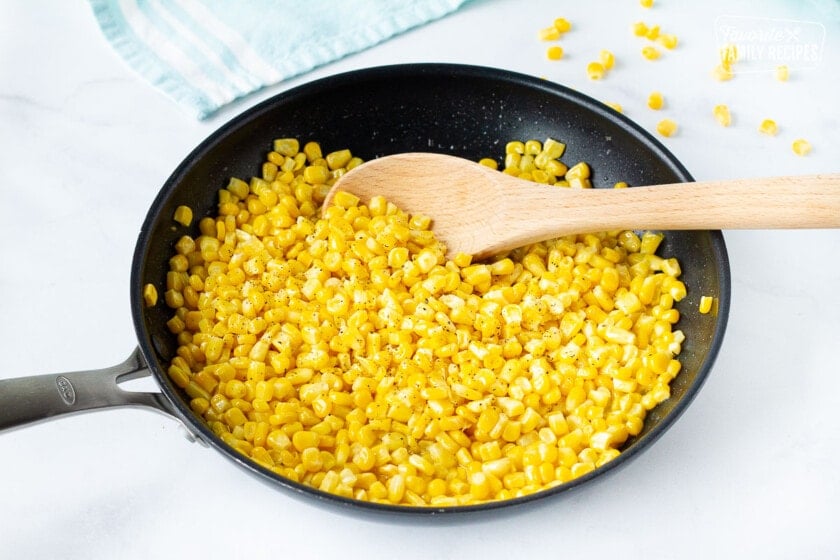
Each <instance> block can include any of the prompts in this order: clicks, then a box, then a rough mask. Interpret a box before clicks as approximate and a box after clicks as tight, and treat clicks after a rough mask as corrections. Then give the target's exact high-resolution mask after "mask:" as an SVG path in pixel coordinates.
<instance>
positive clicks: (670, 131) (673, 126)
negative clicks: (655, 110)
mask: <svg viewBox="0 0 840 560" xmlns="http://www.w3.org/2000/svg"><path fill="white" fill-rule="evenodd" d="M677 128H678V126H677V123H676V122H674V121H673V120H672V119H662V120H661V121H659V122H658V123H657V124H656V132H658V133H659V134H661V135H662V136H665V137H669V136H673V135H674V134H676V133H677Z"/></svg>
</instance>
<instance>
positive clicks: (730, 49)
mask: <svg viewBox="0 0 840 560" xmlns="http://www.w3.org/2000/svg"><path fill="white" fill-rule="evenodd" d="M720 61H721V62H722V63H723V64H724V65H725V66H726V67H727V68H728V67H729V66H731V65H732V64H734V63H735V62H737V61H738V47H737V46H735V45H733V44H728V45H724V46H723V47H721V48H720Z"/></svg>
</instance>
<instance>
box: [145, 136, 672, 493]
mask: <svg viewBox="0 0 840 560" xmlns="http://www.w3.org/2000/svg"><path fill="white" fill-rule="evenodd" d="M300 146H301V144H300V142H298V141H297V140H296V139H290V138H286V139H280V140H277V141H275V143H274V151H273V152H271V153H270V154H269V156H268V157H267V159H268V163H271V165H273V166H275V167H276V168H277V169H276V173H277V174H276V175H275V179H274V180H271V181H269V180H268V179H260V178H256V179H254V180H252V181H251V182H250V183H247V182H245V181H241V180H239V179H236V180H232V181H231V183H230V185H229V186H228V187H227V188H226V189H223V190H222V191H220V193H219V216H218V217H215V218H212V217H208V218H204V219H202V220H201V221H200V223H199V226H200V227H199V230H200V232H199V234H198V235H197V236H196V238H195V239H193V238H189V237H188V236H185V237H184V238H182V239H181V240H179V241H178V243H177V244H176V254H175V255H174V256H173V258H172V259H171V260H170V271H169V273H168V274H167V284H166V286H167V290H166V294H165V298H166V303H167V305H169V306H170V307H172V308H173V309H174V313H173V315H172V317H171V319H170V320H169V321H168V322H167V325H168V327H169V328H170V330H171V331H172V332H173V333H174V334H175V335H176V336H177V341H178V344H179V348H178V350H177V352H176V358H174V359H173V360H172V361H171V362H170V366H169V369H168V374H169V375H170V377H171V379H172V380H173V382H174V383H175V384H176V385H177V386H178V387H181V388H182V389H183V390H184V391H185V392H186V393H187V395H189V396H190V397H191V401H190V406H191V408H192V410H194V411H195V413H196V414H199V415H201V416H202V417H203V418H204V419H205V420H206V422H207V424H208V426H209V427H210V428H211V429H212V430H213V432H214V433H215V434H217V435H218V437H219V438H220V439H222V440H223V441H224V442H226V443H227V444H228V445H230V446H231V447H233V448H234V449H236V450H237V451H238V452H240V453H242V454H243V455H245V456H247V457H250V458H251V459H252V460H253V461H255V462H257V463H258V464H260V465H262V466H263V467H265V468H269V469H271V470H273V471H274V472H276V473H277V474H278V475H280V476H283V477H286V478H289V479H291V480H294V481H296V482H300V483H302V484H306V485H309V486H311V487H314V488H320V489H321V490H322V491H325V492H331V493H335V494H338V495H342V496H346V497H351V498H356V499H360V500H373V501H378V502H384V503H391V504H399V505H405V506H412V507H423V506H433V507H440V506H453V505H468V504H474V503H481V502H485V501H491V500H501V499H508V498H511V497H515V496H522V495H525V494H529V493H533V492H537V491H540V490H542V489H545V488H548V487H551V486H553V485H556V484H560V483H563V482H566V481H568V480H571V479H573V478H575V477H577V476H582V475H584V474H586V473H588V472H590V471H592V470H593V469H595V468H597V467H599V466H601V465H603V464H605V463H606V462H607V461H609V460H611V459H614V458H615V457H616V456H618V454H619V453H620V446H621V445H622V444H623V443H624V441H625V440H626V439H627V437H629V436H630V435H636V434H638V433H639V432H640V430H641V429H642V424H643V421H644V417H645V415H646V413H647V411H648V410H649V409H651V408H653V407H654V406H656V404H657V403H659V402H661V401H663V400H665V399H667V398H668V397H669V395H670V390H669V387H668V383H669V382H670V380H671V379H673V377H674V376H675V375H677V373H678V371H679V362H678V361H677V360H676V359H675V357H676V356H677V354H678V352H679V350H680V345H681V343H682V342H683V340H684V336H683V335H682V333H681V332H680V331H678V330H672V329H671V326H672V325H673V324H675V323H676V322H677V320H678V319H679V312H678V311H677V310H676V309H675V308H674V307H673V302H674V301H678V300H679V299H682V298H683V297H685V296H686V290H685V286H684V285H683V284H682V282H680V280H678V278H677V277H678V276H679V274H680V267H679V263H678V262H677V261H676V259H672V258H664V257H659V256H657V255H656V254H655V252H656V251H657V249H658V247H659V245H660V243H661V242H662V239H663V236H662V234H658V233H645V234H643V235H642V236H641V238H640V237H639V236H638V235H636V234H635V233H634V232H632V231H629V232H610V233H599V234H588V235H579V236H569V237H565V238H561V239H558V240H553V241H551V242H544V243H539V244H535V245H532V246H528V247H523V248H521V249H517V250H515V251H512V252H511V253H510V254H509V255H507V256H504V257H499V258H498V259H496V260H495V261H492V260H491V261H489V262H486V263H473V262H472V259H471V258H470V257H469V255H458V256H456V257H455V258H454V259H452V260H451V261H447V260H446V258H445V248H444V247H442V246H441V245H440V244H439V243H437V242H436V241H435V238H434V235H433V234H432V232H431V230H430V229H429V228H430V227H431V220H430V219H429V218H424V217H422V216H409V215H408V214H406V213H404V212H402V211H400V210H399V209H398V208H396V207H395V206H394V205H393V204H389V203H388V202H387V201H385V200H384V199H381V197H380V198H374V199H372V200H371V201H370V202H369V203H367V204H362V203H361V201H360V200H359V199H358V198H357V197H355V196H353V195H349V194H347V193H339V196H336V198H335V204H334V205H333V206H332V207H330V208H327V209H324V211H323V214H322V213H321V209H320V208H319V207H318V205H319V200H322V199H323V192H324V190H323V187H329V185H330V184H331V183H334V181H335V180H336V178H337V176H340V173H341V172H342V171H346V170H347V169H348V168H350V167H351V165H352V166H355V165H358V164H359V163H360V162H361V160H359V159H358V158H355V157H353V156H352V154H351V153H350V152H349V150H340V151H338V152H330V153H328V154H327V155H326V156H325V157H322V152H321V148H320V145H318V144H317V143H314V142H309V143H307V144H305V145H304V148H303V151H300ZM565 148H566V146H565V144H564V143H562V142H559V141H557V140H555V139H552V138H547V139H546V140H545V141H544V142H539V141H537V140H528V141H527V142H522V141H515V142H510V143H508V144H507V145H506V149H505V153H506V158H505V160H504V170H503V171H504V172H507V173H515V174H517V175H519V176H520V177H525V176H527V177H530V179H531V180H532V181H539V182H546V183H550V184H555V185H561V186H567V187H580V188H583V187H591V186H592V185H591V181H590V175H591V174H592V170H591V169H590V167H589V165H588V164H587V163H585V162H579V163H577V164H576V165H574V166H572V167H571V168H569V167H568V166H567V165H566V164H565V163H563V162H562V161H560V159H559V158H560V157H562V156H563V154H564V151H565ZM481 163H482V164H483V165H489V166H491V167H498V164H497V163H496V161H495V160H491V159H489V158H487V159H485V160H482V161H481ZM327 168H329V171H330V173H328V174H327V175H324V172H323V171H320V170H325V169H327ZM272 169H273V168H271V167H269V168H268V171H269V173H268V174H269V175H270V174H271V172H272ZM313 169H316V170H314V171H313ZM261 171H262V175H265V168H261ZM335 172H338V173H335ZM284 174H288V175H287V176H284ZM278 177H283V178H282V179H280V178H278ZM622 186H626V184H622V183H617V184H616V188H621V187H622ZM252 191H253V192H252ZM269 192H270V193H272V194H271V195H268V194H267V193H269ZM256 201H259V203H260V204H259V205H258V204H256ZM266 220H270V225H269V224H266V223H265V221H266ZM193 271H200V273H199V272H195V273H194V272H193ZM620 271H621V272H620ZM149 286H151V285H148V286H144V299H145V300H146V301H147V303H148V301H149V300H150V298H151V295H147V292H151V291H152V289H153V288H154V287H153V286H151V288H150V287H149ZM154 292H155V293H156V290H154ZM154 299H155V300H156V299H157V298H156V297H155V298H154ZM642 356H644V358H642ZM491 403H495V404H497V405H498V406H495V405H492V404H491ZM488 405H490V406H488Z"/></svg>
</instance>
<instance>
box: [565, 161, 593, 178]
mask: <svg viewBox="0 0 840 560" xmlns="http://www.w3.org/2000/svg"><path fill="white" fill-rule="evenodd" d="M590 173H591V171H590V169H589V164H588V163H586V162H585V161H582V162H580V163H577V164H575V165H573V166H572V167H570V168H569V170H568V171H566V175H565V177H566V180H567V181H571V180H572V179H589V175H590Z"/></svg>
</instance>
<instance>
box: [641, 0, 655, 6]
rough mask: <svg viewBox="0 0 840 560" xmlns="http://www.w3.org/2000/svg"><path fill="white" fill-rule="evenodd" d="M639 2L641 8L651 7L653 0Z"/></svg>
mask: <svg viewBox="0 0 840 560" xmlns="http://www.w3.org/2000/svg"><path fill="white" fill-rule="evenodd" d="M639 4H641V6H642V8H652V7H653V0H639Z"/></svg>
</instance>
